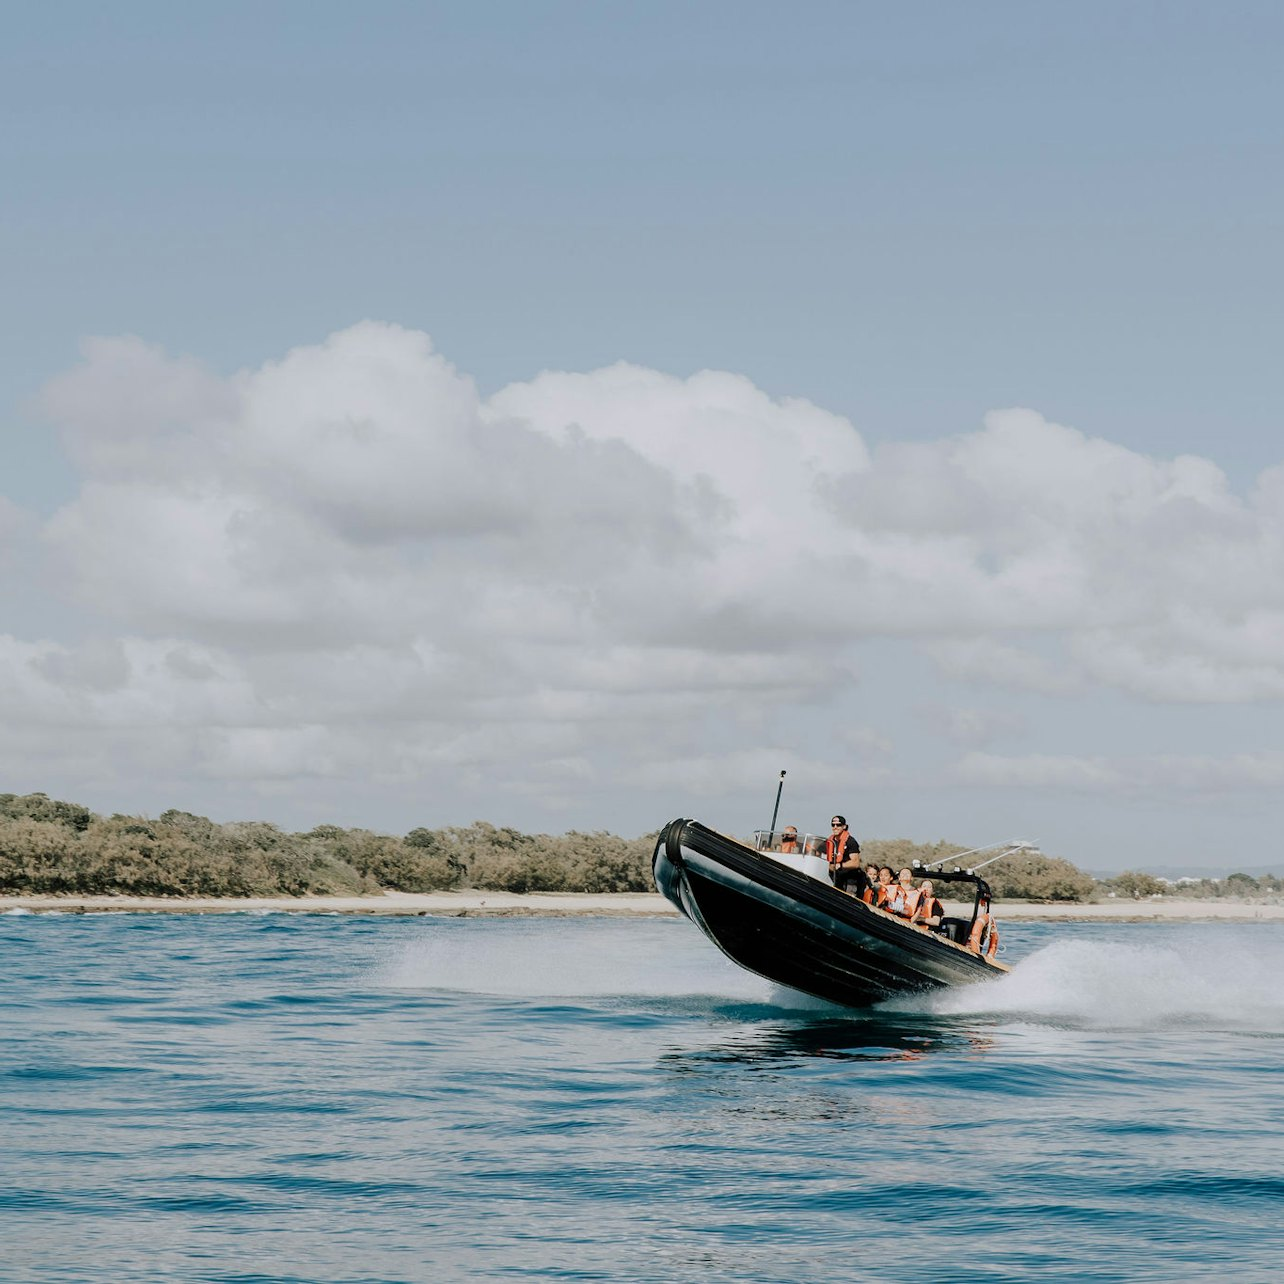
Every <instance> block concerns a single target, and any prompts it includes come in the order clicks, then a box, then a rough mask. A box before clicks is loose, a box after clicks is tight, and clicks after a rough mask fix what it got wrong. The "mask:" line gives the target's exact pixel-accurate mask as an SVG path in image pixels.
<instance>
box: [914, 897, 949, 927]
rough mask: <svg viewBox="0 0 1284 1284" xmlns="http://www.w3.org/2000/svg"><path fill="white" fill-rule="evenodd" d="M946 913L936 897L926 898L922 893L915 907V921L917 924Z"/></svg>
mask: <svg viewBox="0 0 1284 1284" xmlns="http://www.w3.org/2000/svg"><path fill="white" fill-rule="evenodd" d="M933 906H935V908H933ZM944 913H945V908H944V906H943V905H942V904H941V902H940V901H939V900H938V899H937V898H936V896H935V895H932V896H924V895H923V893H922V892H919V894H918V904H917V905H915V906H914V921H915V922H916V923H917V922H919V921H921V920H925V919H929V918H935V917H936V916H937V915H938V914H944Z"/></svg>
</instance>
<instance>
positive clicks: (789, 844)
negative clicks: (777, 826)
mask: <svg viewBox="0 0 1284 1284" xmlns="http://www.w3.org/2000/svg"><path fill="white" fill-rule="evenodd" d="M780 850H781V851H782V852H784V853H785V854H786V855H787V856H792V855H795V854H796V853H798V852H801V851H802V847H801V846H799V843H798V826H797V825H786V826H785V829H784V832H783V833H782V834H781V835H780Z"/></svg>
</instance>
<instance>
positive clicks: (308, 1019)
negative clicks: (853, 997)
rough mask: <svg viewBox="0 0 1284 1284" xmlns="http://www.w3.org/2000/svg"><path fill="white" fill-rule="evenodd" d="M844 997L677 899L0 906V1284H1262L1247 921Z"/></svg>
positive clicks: (1047, 950)
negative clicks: (72, 910)
mask: <svg viewBox="0 0 1284 1284" xmlns="http://www.w3.org/2000/svg"><path fill="white" fill-rule="evenodd" d="M1004 940H1005V944H1006V945H1007V946H1008V953H1007V960H1008V961H1009V962H1014V963H1016V965H1017V966H1016V971H1015V973H1014V974H1013V975H1012V976H1011V977H1009V978H1006V979H1004V980H1001V981H998V982H996V983H994V984H992V985H988V986H985V987H982V988H973V989H971V990H960V991H953V992H950V993H949V994H948V995H945V996H943V997H941V998H938V999H936V1000H935V1001H933V1002H931V1003H923V1002H920V1003H918V1004H914V1003H906V1004H902V1005H900V1007H899V1008H898V1009H896V1010H891V1009H888V1010H881V1011H878V1012H876V1013H873V1014H870V1015H859V1014H850V1013H843V1012H840V1011H838V1010H836V1009H833V1008H826V1007H823V1006H820V1005H818V1004H816V1003H813V1002H810V1001H808V1000H804V999H802V998H800V997H799V996H796V995H790V994H788V993H786V992H781V991H778V990H774V989H773V988H772V987H771V986H770V985H769V984H767V983H766V982H763V981H759V980H758V979H756V978H754V977H752V976H749V975H748V974H746V973H743V972H740V971H739V970H737V969H735V968H734V967H732V965H730V964H729V963H726V962H725V961H724V960H723V959H722V958H721V956H720V955H718V954H717V953H716V952H714V951H713V950H712V949H711V947H709V946H708V945H707V944H706V943H705V941H704V940H703V938H702V937H700V936H699V935H698V933H697V932H696V931H695V930H694V929H693V928H691V927H690V926H689V925H688V924H686V923H684V922H677V921H646V922H628V921H623V920H613V919H592V920H569V919H523V920H511V919H509V920H475V919H432V918H411V919H392V920H389V919H373V918H364V919H353V918H335V917H310V916H287V915H270V916H264V917H251V916H235V917H200V916H186V915H158V916H155V917H149V916H134V915H129V916H123V915H114V914H113V915H85V916H78V915H77V916H73V915H53V916H46V915H30V916H22V915H7V916H3V917H0V963H2V965H3V978H4V979H3V986H2V987H0V1022H2V1023H3V1024H2V1027H0V1028H2V1031H3V1044H2V1045H0V1127H2V1129H3V1132H2V1133H0V1136H2V1137H3V1148H2V1149H0V1235H2V1238H0V1278H3V1279H5V1280H10V1279H12V1280H21V1281H24V1282H25V1281H43V1280H84V1281H100V1280H102V1281H106V1280H111V1281H119V1280H128V1281H161V1280H163V1281H175V1280H217V1281H237V1282H238V1284H250V1282H251V1281H268V1280H272V1281H276V1280H289V1281H309V1282H311V1281H426V1280H439V1279H446V1280H452V1279H461V1280H464V1279H478V1280H489V1279H501V1280H502V1279H510V1280H655V1281H668V1280H701V1281H715V1280H737V1281H739V1280H762V1281H780V1280H898V1281H899V1280H906V1281H915V1280H960V1279H965V1278H969V1277H972V1276H975V1277H977V1278H985V1279H990V1280H995V1279H998V1280H1031V1279H1073V1280H1194V1279H1225V1278H1230V1277H1234V1278H1236V1279H1239V1280H1250V1281H1251V1280H1267V1279H1274V1278H1277V1277H1278V1276H1279V1275H1280V1273H1281V1268H1280V1265H1279V1263H1280V1261H1281V1254H1282V1253H1284V1084H1282V1082H1281V1080H1282V1076H1281V1073H1280V1070H1281V1053H1282V1052H1284V987H1281V984H1280V977H1281V975H1282V972H1284V930H1281V927H1280V926H1278V925H1258V924H1255V925H1251V926H1248V925H1242V926H1232V927H1225V926H1213V925H1193V926H1185V925H1183V926H1171V925H1169V926H1160V925H1154V926H1151V925H1118V926H1087V925H1030V926H1010V927H1008V928H1007V930H1006V931H1005V933H1004Z"/></svg>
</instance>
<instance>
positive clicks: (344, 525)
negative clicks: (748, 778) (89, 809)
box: [0, 322, 1284, 818]
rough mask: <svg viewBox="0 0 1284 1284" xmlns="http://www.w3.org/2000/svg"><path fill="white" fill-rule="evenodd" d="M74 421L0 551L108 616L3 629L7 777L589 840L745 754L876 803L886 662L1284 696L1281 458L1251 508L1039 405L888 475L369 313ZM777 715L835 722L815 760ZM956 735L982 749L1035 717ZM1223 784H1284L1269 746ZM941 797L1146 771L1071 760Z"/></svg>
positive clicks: (154, 375)
mask: <svg viewBox="0 0 1284 1284" xmlns="http://www.w3.org/2000/svg"><path fill="white" fill-rule="evenodd" d="M40 408H41V410H42V412H43V413H44V415H45V416H46V417H47V419H48V420H49V421H50V422H51V423H52V424H53V425H54V426H55V427H56V429H57V430H58V431H59V433H60V434H61V437H62V440H63V442H64V443H65V449H66V451H67V453H68V455H69V457H70V459H71V460H72V461H73V463H74V465H75V466H76V468H77V469H78V470H79V472H80V475H81V479H82V480H81V485H80V489H79V492H78V494H76V496H75V497H74V498H73V499H71V501H70V502H69V503H67V504H66V505H65V506H64V507H62V508H61V509H60V510H59V511H57V512H56V513H54V514H53V515H52V517H50V518H49V519H48V520H46V521H44V522H43V523H40V522H37V521H36V520H35V519H34V518H33V516H32V515H31V514H29V513H25V512H24V511H23V510H22V508H21V506H20V504H21V497H20V496H13V495H10V496H8V497H5V496H3V495H0V549H8V550H9V551H8V554H7V562H8V564H12V563H13V562H14V560H15V554H14V550H15V549H25V550H26V551H27V552H26V556H28V557H30V556H32V553H31V550H32V549H33V548H34V547H35V546H36V545H39V547H40V548H41V549H42V550H43V552H42V556H43V557H44V558H45V562H44V565H45V567H46V568H47V569H46V579H45V583H46V586H47V587H48V586H56V589H50V591H51V592H56V593H57V594H58V595H61V596H63V597H65V599H66V601H67V603H69V604H71V605H72V606H74V608H75V610H76V611H77V612H78V616H77V618H78V619H79V621H80V623H79V624H78V626H77V627H76V628H75V629H74V630H71V629H69V630H68V631H67V632H66V634H65V635H63V636H58V637H50V636H41V637H37V636H34V634H33V633H31V632H30V631H27V630H24V629H23V628H21V627H18V628H15V629H14V630H13V631H12V632H11V633H10V634H8V635H6V636H0V718H3V720H4V722H5V724H6V725H7V726H9V727H10V728H11V729H13V730H14V731H15V733H16V734H15V735H14V736H12V737H11V738H10V746H11V747H10V749H9V750H8V751H6V752H7V759H8V760H7V761H0V766H3V767H4V768H5V769H6V770H7V771H9V772H10V773H12V772H14V771H15V770H17V769H18V767H19V766H20V765H23V764H26V765H28V766H29V765H30V764H32V763H36V764H39V763H41V762H43V761H45V760H46V759H47V760H48V761H49V762H50V763H53V762H55V761H56V762H58V763H60V764H61V766H62V768H64V769H65V768H66V766H67V763H68V761H72V760H75V761H79V760H80V759H83V769H84V771H85V772H86V773H89V775H87V776H86V779H88V778H90V777H91V776H92V777H93V778H95V779H98V778H101V777H102V773H104V772H108V773H110V768H108V767H107V766H106V765H105V764H107V763H110V762H114V763H116V764H118V765H119V767H120V770H121V771H133V772H155V773H160V775H161V776H162V777H163V778H164V779H166V780H170V781H173V782H180V781H183V780H198V779H206V780H219V781H224V782H245V784H246V785H247V787H251V786H252V787H273V782H276V786H275V787H279V788H282V789H285V790H288V789H289V788H290V787H291V782H295V783H297V782H313V784H314V785H315V786H316V787H317V788H319V789H332V788H335V787H336V786H339V787H342V786H343V785H344V783H345V782H353V781H356V780H361V781H376V782H382V784H383V785H385V786H386V787H388V788H390V789H410V788H417V787H420V786H421V784H422V782H423V781H424V780H425V779H434V780H438V781H441V782H442V788H443V789H444V790H445V791H446V793H447V794H449V793H450V792H451V791H452V790H459V789H473V790H476V791H478V792H484V791H486V790H491V791H505V792H507V793H510V794H513V795H517V796H528V797H539V798H540V799H542V800H544V801H547V802H551V803H553V804H554V805H560V806H563V807H565V808H566V809H568V812H569V813H570V814H572V817H573V816H574V815H575V814H576V813H577V809H579V810H585V800H586V799H590V798H593V797H594V796H595V795H597V794H600V793H601V792H602V791H604V790H611V789H614V790H628V789H640V790H652V791H663V790H664V789H666V788H671V787H672V786H673V781H674V779H675V778H678V777H680V778H681V779H682V780H683V781H685V782H687V783H688V784H691V785H692V786H693V787H694V784H695V783H696V782H704V783H703V785H702V787H705V788H717V789H727V790H731V789H733V788H734V785H733V782H732V779H731V778H732V777H733V776H734V775H735V774H736V773H738V772H739V773H743V772H744V771H747V770H748V766H747V763H746V758H745V755H746V753H747V752H748V751H747V750H746V748H745V746H746V745H753V746H761V748H760V749H759V748H755V750H754V751H753V752H752V753H750V754H749V756H750V757H751V758H753V759H754V762H755V763H756V762H757V758H758V757H759V756H761V757H762V763H761V764H759V766H760V767H761V770H760V771H759V774H760V775H761V776H763V777H764V778H766V777H770V776H771V775H772V774H774V773H773V769H772V768H773V764H775V763H776V762H777V760H778V758H779V757H780V755H781V754H782V753H789V754H791V755H792V757H791V761H796V762H806V763H809V764H810V765H811V769H812V770H813V771H814V773H815V775H816V778H817V779H821V780H825V781H829V780H834V781H838V780H840V779H845V780H848V781H850V780H864V781H866V782H870V783H876V782H878V781H879V780H882V779H884V778H885V777H886V773H887V771H888V767H887V763H888V761H889V760H890V758H891V755H892V743H891V742H892V741H893V740H894V739H895V737H896V734H897V729H896V728H894V727H886V726H884V727H878V728H875V727H869V726H865V725H863V723H862V720H861V718H860V716H859V715H856V716H852V717H845V718H844V719H843V720H842V722H843V727H842V729H841V731H835V730H834V729H833V728H832V727H829V726H828V715H827V713H826V711H827V710H829V709H831V708H833V707H834V706H835V705H836V703H837V702H840V701H842V700H844V699H845V698H846V697H847V696H848V695H849V694H850V693H851V691H852V690H853V689H855V686H856V684H857V683H858V682H859V681H860V676H861V673H860V670H861V660H862V654H863V651H862V648H863V646H864V645H865V644H867V643H870V642H873V641H876V640H879V639H883V640H889V641H891V642H893V643H894V644H896V645H903V646H905V647H907V648H915V649H916V650H918V651H921V652H922V654H924V655H926V656H929V657H930V658H931V661H932V663H933V664H935V665H936V666H937V668H938V671H939V673H940V675H941V677H942V680H943V681H946V682H956V683H960V684H964V685H967V686H968V687H969V688H970V689H972V690H986V689H992V690H998V691H1005V692H1035V693H1040V694H1041V695H1042V696H1044V697H1047V698H1050V699H1064V698H1070V699H1073V698H1077V697H1078V696H1079V695H1081V694H1082V693H1084V692H1100V691H1110V692H1115V693H1118V695H1119V697H1121V698H1123V699H1126V700H1128V701H1134V702H1150V703H1158V704H1217V703H1234V702H1258V701H1263V700H1274V699H1277V698H1279V697H1280V696H1281V695H1284V645H1282V644H1284V539H1282V536H1284V469H1273V470H1271V471H1269V472H1267V473H1265V474H1263V475H1262V476H1261V477H1260V478H1259V479H1258V482H1257V484H1256V486H1255V487H1254V489H1253V490H1252V492H1251V493H1250V494H1248V495H1247V496H1238V495H1236V494H1234V493H1232V491H1231V489H1230V488H1229V486H1228V484H1227V481H1226V478H1225V476H1224V475H1223V474H1222V472H1221V471H1220V470H1219V469H1218V468H1217V467H1216V466H1215V465H1214V464H1213V463H1211V462H1210V461H1208V460H1205V459H1199V458H1194V457H1190V456H1182V457H1178V458H1175V459H1153V458H1147V457H1145V456H1142V455H1139V454H1136V453H1134V452H1132V451H1130V450H1127V449H1125V448H1124V447H1122V446H1119V445H1116V444H1112V443H1110V442H1107V441H1103V440H1100V439H1094V438H1092V437H1089V436H1086V435H1084V434H1083V433H1081V432H1079V431H1076V430H1075V429H1072V428H1068V427H1064V426H1061V425H1058V424H1055V423H1050V422H1048V421H1047V420H1045V419H1044V418H1042V417H1041V416H1040V415H1038V414H1037V413H1035V412H1034V411H1031V410H1023V409H1016V410H1004V411H996V412H994V413H991V414H989V415H988V416H986V418H985V420H984V422H983V424H982V425H981V426H980V427H979V428H977V429H976V430H975V431H971V432H966V433H961V434H957V435H953V436H948V437H944V438H942V439H941V440H938V441H934V442H925V443H913V444H906V443H899V444H890V445H882V446H880V447H878V448H876V449H871V448H870V447H868V446H867V445H866V443H865V441H864V440H863V438H862V435H861V433H860V432H859V431H858V430H857V429H856V427H855V426H853V425H852V424H851V423H849V422H847V421H846V420H844V419H843V418H841V417H839V416H837V415H834V414H830V413H828V412H827V411H825V410H823V409H821V408H819V407H817V406H815V405H813V404H811V403H809V402H806V401H803V400H798V399H773V398H771V397H769V396H768V395H766V394H765V393H764V392H762V391H761V390H760V389H758V388H756V387H755V386H754V385H753V384H752V383H751V382H750V381H749V380H747V379H745V378H743V377H741V376H738V375H734V374H728V373H722V372H713V371H703V372H701V373H698V374H696V375H693V376H691V377H690V378H686V379H683V378H676V377H673V376H670V375H666V374H662V373H659V372H657V371H654V370H648V369H643V368H639V367H637V366H632V365H627V364H623V363H621V364H617V365H614V366H611V367H609V368H606V369H602V370H596V371H591V372H589V373H582V374H577V373H566V372H547V373H544V374H541V375H539V376H537V377H536V378H534V379H532V380H530V381H529V382H524V383H516V384H512V385H510V386H509V387H507V388H504V389H503V390H501V391H500V392H498V393H497V394H495V395H494V396H492V397H490V398H482V397H481V396H480V395H479V393H478V390H477V388H476V386H475V385H474V383H473V382H472V380H471V379H469V378H468V377H467V376H466V375H465V374H463V373H461V372H460V371H458V370H457V369H455V368H454V367H453V366H452V365H451V364H450V363H449V362H448V361H447V360H446V359H444V358H443V357H442V356H441V355H440V354H439V353H437V352H436V351H435V350H434V349H433V346H432V343H431V341H430V340H429V338H428V337H427V336H426V335H424V334H422V333H417V332H414V331H410V330H406V329H402V328H399V327H397V326H392V325H385V324H378V323H374V322H364V323H362V324H360V325H356V326H353V327H352V328H350V329H348V330H345V331H343V332H341V333H338V334H335V335H333V336H331V337H330V338H329V339H328V340H327V341H325V342H324V343H322V344H318V345H315V346H309V347H302V348H298V349H295V350H293V351H291V352H289V353H288V354H286V355H285V356H284V357H283V358H282V359H280V360H279V361H273V362H268V363H266V364H264V365H263V366H261V367H260V368H258V369H254V370H246V371H242V372H239V373H237V374H235V375H233V376H231V377H220V376H218V375H216V374H214V373H212V372H211V371H209V370H208V369H206V368H204V367H203V366H202V365H201V364H200V363H199V362H198V361H195V360H193V359H191V358H186V357H182V358H176V357H173V356H170V355H167V354H166V353H165V352H164V351H162V350H161V349H160V348H158V347H156V346H154V345H151V344H148V343H145V342H143V341H141V340H139V339H135V338H116V339H96V340H93V341H91V342H90V343H88V344H86V346H85V349H84V354H83V360H82V361H81V362H80V364H79V365H77V366H76V367H75V368H74V369H72V370H70V371H68V372H67V373H66V374H64V375H63V376H61V377H60V378H58V379H56V380H55V381H53V383H51V384H50V385H49V386H48V387H47V388H46V389H45V391H44V394H43V396H42V398H41V407H40ZM19 560H21V559H19ZM5 564H6V560H5V555H4V554H0V568H2V567H3V566H4V565H5ZM11 618H12V617H11ZM18 623H19V624H20V620H19V621H18ZM916 703H917V701H916V697H915V696H914V694H913V693H912V692H907V693H906V696H905V706H906V708H907V709H909V708H913V707H914V706H915V705H916ZM969 703H970V704H975V699H974V698H973V699H972V700H971V701H970V702H969ZM782 710H791V711H794V712H797V711H799V710H804V711H807V715H808V716H807V717H805V718H799V719H797V720H796V723H797V728H798V729H797V730H796V731H795V732H793V733H792V734H793V735H794V736H795V737H796V739H794V740H791V739H790V734H787V733H785V732H783V731H782V729H781V724H780V721H779V719H778V718H773V713H779V712H780V711H782ZM936 717H937V721H938V722H939V723H940V725H942V726H943V727H945V728H946V730H947V737H948V738H949V739H951V740H953V741H956V742H957V743H959V744H962V745H966V744H967V743H969V742H971V743H978V742H982V741H983V742H985V743H987V744H988V743H990V742H991V741H992V740H994V739H995V738H996V737H998V738H1001V737H1002V735H1003V734H1005V732H1007V731H1008V730H1011V731H1012V732H1013V734H1018V733H1019V731H1020V729H1021V728H1022V727H1023V726H1024V725H1025V722H1024V720H1023V719H1022V718H1020V717H1013V716H1011V715H1009V714H994V713H986V712H985V711H984V710H979V711H978V710H976V709H973V708H968V709H962V710H956V711H953V712H951V711H949V710H938V711H937V715H936ZM804 723H809V727H808V729H807V730H803V729H802V728H803V724H804ZM69 740H70V741H71V742H74V745H75V748H74V749H69V748H68V744H69ZM822 741H823V747H822V743H821V742H822ZM1237 762H1239V764H1240V765H1241V766H1243V768H1244V769H1243V770H1242V771H1239V770H1238V769H1237V767H1236V763H1237ZM95 764H96V765H95ZM663 764H668V765H663ZM675 764H676V765H675ZM1191 771H1193V772H1194V774H1195V775H1197V776H1198V778H1199V780H1201V781H1212V782H1214V783H1216V784H1219V785H1220V786H1222V787H1234V786H1237V785H1248V786H1261V785H1265V784H1274V783H1277V778H1278V767H1277V764H1276V760H1275V759H1269V760H1264V759H1258V758H1252V757H1251V756H1249V757H1242V758H1241V759H1228V760H1226V762H1224V763H1221V764H1220V765H1219V764H1212V765H1208V764H1204V765H1203V766H1202V767H1198V766H1197V767H1191ZM94 772H97V773H98V775H97V776H93V773H94ZM951 772H952V773H953V774H952V776H951ZM944 774H945V775H946V776H947V777H950V778H953V779H956V780H964V781H969V782H973V783H981V784H986V783H989V784H1009V785H1010V784H1016V785H1021V784H1030V783H1032V782H1035V783H1038V784H1039V785H1040V786H1041V787H1054V788H1055V787H1064V788H1066V789H1069V790H1083V789H1093V788H1100V789H1103V790H1112V789H1117V788H1119V782H1120V780H1126V781H1128V782H1130V784H1131V786H1138V784H1139V782H1140V784H1144V783H1145V781H1146V780H1147V779H1148V777H1147V774H1146V772H1145V771H1143V770H1141V769H1139V768H1137V767H1136V766H1135V765H1134V766H1132V767H1130V768H1127V769H1123V768H1117V767H1114V766H1112V765H1111V764H1110V763H1109V762H1105V761H1098V760H1096V759H1082V758H1075V757H1073V756H1065V755H1057V754H1056V753H1051V754H1045V755H1043V756H1034V757H1029V758H1028V759H1027V760H1025V761H1024V763H1022V762H1021V761H1019V760H1018V759H1015V758H1013V759H1008V758H1005V757H1000V756H995V755H991V754H986V755H982V754H979V753H977V752H972V753H970V754H969V755H968V756H966V757H965V758H963V759H960V760H958V762H956V763H955V764H954V766H953V767H952V768H951V769H950V772H946V773H944ZM1179 774H1180V773H1179ZM327 782H329V783H328V784H327ZM661 818H662V817H661Z"/></svg>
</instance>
